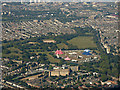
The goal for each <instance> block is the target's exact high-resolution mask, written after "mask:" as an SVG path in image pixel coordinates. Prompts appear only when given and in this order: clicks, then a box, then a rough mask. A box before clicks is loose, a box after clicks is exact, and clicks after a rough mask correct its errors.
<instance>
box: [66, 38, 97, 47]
mask: <svg viewBox="0 0 120 90" xmlns="http://www.w3.org/2000/svg"><path fill="white" fill-rule="evenodd" d="M68 43H69V44H72V45H74V46H77V47H78V48H79V49H82V48H97V46H96V44H95V43H94V41H93V37H92V36H78V37H75V38H73V39H71V40H69V41H68Z"/></svg>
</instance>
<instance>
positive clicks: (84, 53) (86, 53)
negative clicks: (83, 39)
mask: <svg viewBox="0 0 120 90" xmlns="http://www.w3.org/2000/svg"><path fill="white" fill-rule="evenodd" d="M82 54H83V55H92V54H91V53H89V52H83V53H82Z"/></svg>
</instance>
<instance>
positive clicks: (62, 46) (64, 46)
mask: <svg viewBox="0 0 120 90" xmlns="http://www.w3.org/2000/svg"><path fill="white" fill-rule="evenodd" d="M57 46H58V48H59V49H63V48H64V49H68V46H67V45H66V44H64V43H60V44H57Z"/></svg>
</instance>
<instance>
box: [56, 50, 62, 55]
mask: <svg viewBox="0 0 120 90" xmlns="http://www.w3.org/2000/svg"><path fill="white" fill-rule="evenodd" d="M55 54H63V52H62V51H61V49H60V50H57V51H56V52H55Z"/></svg>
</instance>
